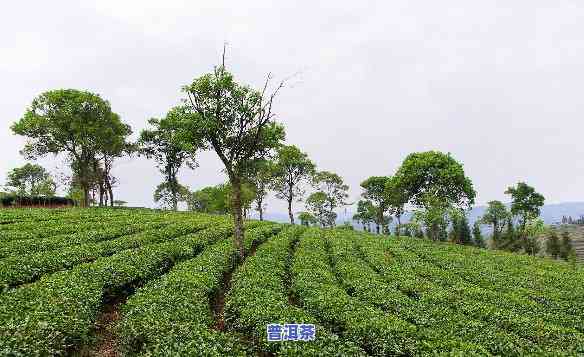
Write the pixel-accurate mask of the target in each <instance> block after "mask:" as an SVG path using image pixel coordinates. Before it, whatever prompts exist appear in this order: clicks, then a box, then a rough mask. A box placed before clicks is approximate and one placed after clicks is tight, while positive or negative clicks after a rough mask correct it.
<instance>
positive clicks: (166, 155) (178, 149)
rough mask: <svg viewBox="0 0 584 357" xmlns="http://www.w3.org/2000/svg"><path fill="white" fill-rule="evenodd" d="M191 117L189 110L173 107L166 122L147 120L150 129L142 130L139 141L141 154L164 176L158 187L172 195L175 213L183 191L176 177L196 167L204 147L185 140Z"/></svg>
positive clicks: (198, 143) (165, 118) (172, 205)
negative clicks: (183, 171) (184, 169)
mask: <svg viewBox="0 0 584 357" xmlns="http://www.w3.org/2000/svg"><path fill="white" fill-rule="evenodd" d="M189 116H190V114H189V113H188V112H187V110H186V108H183V107H175V108H172V109H171V110H170V111H169V112H168V113H167V114H166V116H165V117H164V118H163V119H156V118H152V119H150V120H148V124H149V125H150V127H151V128H150V129H145V130H142V132H140V138H139V139H138V147H139V153H140V154H141V155H144V156H146V157H147V158H149V159H153V160H154V161H155V162H156V166H157V167H158V169H159V170H160V172H161V173H162V174H163V175H164V181H163V183H162V184H161V185H159V188H160V189H162V188H164V192H165V194H168V195H169V196H168V198H169V199H170V201H169V202H168V203H169V204H170V208H171V209H173V210H175V211H176V210H177V208H178V202H179V201H180V196H181V190H182V189H183V186H181V184H180V183H179V182H178V178H177V176H178V173H179V170H180V169H181V168H182V167H183V166H187V167H188V168H191V169H195V168H196V167H197V162H196V161H195V154H196V151H197V149H199V148H200V146H201V143H200V142H196V141H194V140H191V141H189V140H186V139H187V138H188V136H187V130H186V129H187V123H188V122H187V120H188V117H189ZM157 190H158V188H157ZM183 193H184V192H183ZM165 197H166V196H165Z"/></svg>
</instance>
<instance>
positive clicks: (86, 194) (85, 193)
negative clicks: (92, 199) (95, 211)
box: [82, 184, 89, 208]
mask: <svg viewBox="0 0 584 357" xmlns="http://www.w3.org/2000/svg"><path fill="white" fill-rule="evenodd" d="M82 204H83V206H82V207H84V208H87V207H89V187H88V186H87V184H84V185H83V202H82Z"/></svg>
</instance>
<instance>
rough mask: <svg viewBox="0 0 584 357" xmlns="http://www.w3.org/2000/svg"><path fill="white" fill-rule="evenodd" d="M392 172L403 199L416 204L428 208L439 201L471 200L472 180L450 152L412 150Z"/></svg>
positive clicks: (462, 203) (464, 202)
mask: <svg viewBox="0 0 584 357" xmlns="http://www.w3.org/2000/svg"><path fill="white" fill-rule="evenodd" d="M395 176H396V177H397V179H396V180H397V183H396V184H395V187H397V188H401V190H402V191H403V192H404V194H405V197H407V202H410V203H412V204H414V205H416V206H419V207H424V208H429V207H431V206H434V205H436V203H437V202H439V203H440V205H442V206H447V207H449V206H461V207H462V206H470V205H472V204H473V203H474V199H475V196H476V192H475V191H474V188H473V185H472V182H471V180H470V179H469V178H468V177H466V176H465V174H464V170H463V167H462V164H460V163H458V162H457V161H456V160H455V159H454V158H452V156H450V154H443V153H441V152H438V151H427V152H421V153H412V154H410V155H408V157H406V159H405V160H404V162H403V163H402V165H401V166H400V168H399V169H398V171H397V173H396V175H395ZM390 188H391V185H390ZM390 191H391V190H390Z"/></svg>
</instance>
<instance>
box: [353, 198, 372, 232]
mask: <svg viewBox="0 0 584 357" xmlns="http://www.w3.org/2000/svg"><path fill="white" fill-rule="evenodd" d="M375 214H376V211H375V207H374V206H373V203H372V202H371V201H369V200H359V202H357V213H355V214H354V215H353V220H355V221H357V223H360V224H361V225H363V229H364V230H365V231H367V232H370V231H371V223H372V222H374V221H375Z"/></svg>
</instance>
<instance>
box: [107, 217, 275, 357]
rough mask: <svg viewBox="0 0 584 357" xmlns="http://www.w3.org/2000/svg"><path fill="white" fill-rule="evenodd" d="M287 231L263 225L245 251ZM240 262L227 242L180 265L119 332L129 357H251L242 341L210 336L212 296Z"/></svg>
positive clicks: (151, 288) (138, 301)
mask: <svg viewBox="0 0 584 357" xmlns="http://www.w3.org/2000/svg"><path fill="white" fill-rule="evenodd" d="M280 228H281V226H279V225H274V224H269V223H267V224H263V225H261V226H259V227H257V228H254V229H248V230H247V231H246V234H245V247H246V250H248V251H249V249H250V248H251V246H252V245H257V244H260V243H262V242H264V241H265V240H266V239H268V238H269V237H270V236H272V235H273V234H275V233H277V232H278V231H279V230H280ZM236 260H237V254H236V250H235V248H234V245H233V241H232V239H223V240H221V241H219V242H217V243H215V244H214V245H212V246H210V247H209V248H207V249H205V250H204V251H203V252H202V253H201V254H200V255H199V256H197V257H196V258H194V259H191V260H187V261H184V262H182V263H179V264H177V265H176V266H175V267H174V268H173V269H172V270H171V271H170V272H169V273H168V274H166V275H164V276H162V277H161V278H160V279H157V280H153V281H151V282H150V283H148V284H147V285H145V286H144V287H143V288H141V289H139V290H138V292H137V293H136V294H135V295H133V296H132V297H131V298H130V299H128V301H127V303H126V305H124V306H123V320H122V323H121V324H120V326H119V329H118V331H119V335H120V336H121V340H122V347H123V350H124V351H125V353H126V354H130V355H133V354H138V353H141V354H148V355H237V354H246V349H245V348H244V346H241V341H239V340H237V339H236V338H234V337H233V336H231V335H229V334H225V333H220V332H217V331H214V330H210V327H211V326H212V324H213V314H212V311H211V307H210V300H211V298H212V296H213V295H214V294H215V292H216V291H218V290H219V289H220V287H221V284H222V277H223V275H224V273H225V272H227V271H230V270H231V269H232V268H233V267H234V264H235V262H236Z"/></svg>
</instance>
